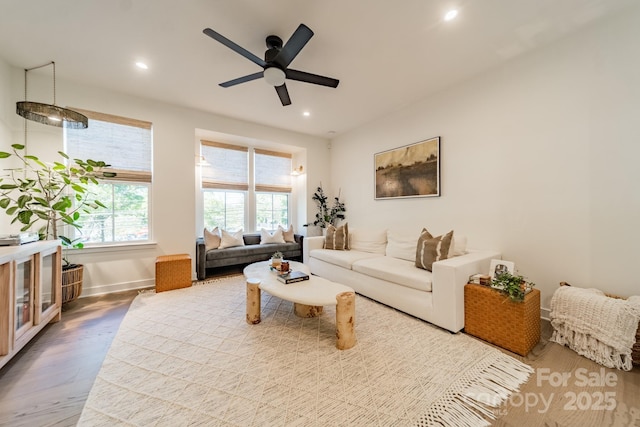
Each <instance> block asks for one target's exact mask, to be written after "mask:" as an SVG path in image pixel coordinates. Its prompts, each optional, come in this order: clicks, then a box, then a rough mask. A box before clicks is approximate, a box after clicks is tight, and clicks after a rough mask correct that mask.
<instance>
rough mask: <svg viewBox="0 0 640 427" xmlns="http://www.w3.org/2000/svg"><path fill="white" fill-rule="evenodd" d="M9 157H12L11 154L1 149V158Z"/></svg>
mask: <svg viewBox="0 0 640 427" xmlns="http://www.w3.org/2000/svg"><path fill="white" fill-rule="evenodd" d="M7 157H11V154H10V153H5V152H4V151H0V159H6V158H7Z"/></svg>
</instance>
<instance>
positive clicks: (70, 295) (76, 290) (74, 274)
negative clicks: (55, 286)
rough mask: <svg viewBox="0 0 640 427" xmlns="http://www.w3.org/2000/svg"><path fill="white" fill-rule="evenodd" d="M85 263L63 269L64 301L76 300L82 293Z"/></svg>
mask: <svg viewBox="0 0 640 427" xmlns="http://www.w3.org/2000/svg"><path fill="white" fill-rule="evenodd" d="M83 271H84V266H83V265H78V266H76V267H73V268H69V269H68V270H62V303H63V304H64V303H67V302H71V301H75V300H76V299H78V297H79V296H80V294H81V293H82V273H83Z"/></svg>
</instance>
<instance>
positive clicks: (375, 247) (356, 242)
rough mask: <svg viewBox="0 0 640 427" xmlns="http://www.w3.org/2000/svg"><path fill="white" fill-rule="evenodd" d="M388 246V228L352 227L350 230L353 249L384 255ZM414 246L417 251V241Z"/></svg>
mask: <svg viewBox="0 0 640 427" xmlns="http://www.w3.org/2000/svg"><path fill="white" fill-rule="evenodd" d="M386 246H387V230H370V229H357V230H354V229H351V230H350V231H349V248H350V249H351V250H352V251H360V252H368V253H372V254H380V255H384V253H385V248H386ZM413 246H414V247H413V249H414V252H415V242H414V244H413ZM414 255H415V254H414Z"/></svg>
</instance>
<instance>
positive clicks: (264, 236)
mask: <svg viewBox="0 0 640 427" xmlns="http://www.w3.org/2000/svg"><path fill="white" fill-rule="evenodd" d="M267 243H285V241H284V236H283V235H282V228H279V229H277V230H276V231H274V232H273V234H271V233H269V232H268V231H267V230H265V229H264V228H263V229H261V230H260V244H261V245H265V244H267Z"/></svg>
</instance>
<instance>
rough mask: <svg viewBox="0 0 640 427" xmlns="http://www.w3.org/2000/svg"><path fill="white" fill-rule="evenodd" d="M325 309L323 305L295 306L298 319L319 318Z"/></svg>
mask: <svg viewBox="0 0 640 427" xmlns="http://www.w3.org/2000/svg"><path fill="white" fill-rule="evenodd" d="M322 310H323V307H322V306H321V305H319V306H318V305H306V304H298V303H297V302H296V303H294V304H293V312H294V313H295V315H296V316H298V317H304V318H310V317H318V316H320V315H321V314H322Z"/></svg>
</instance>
